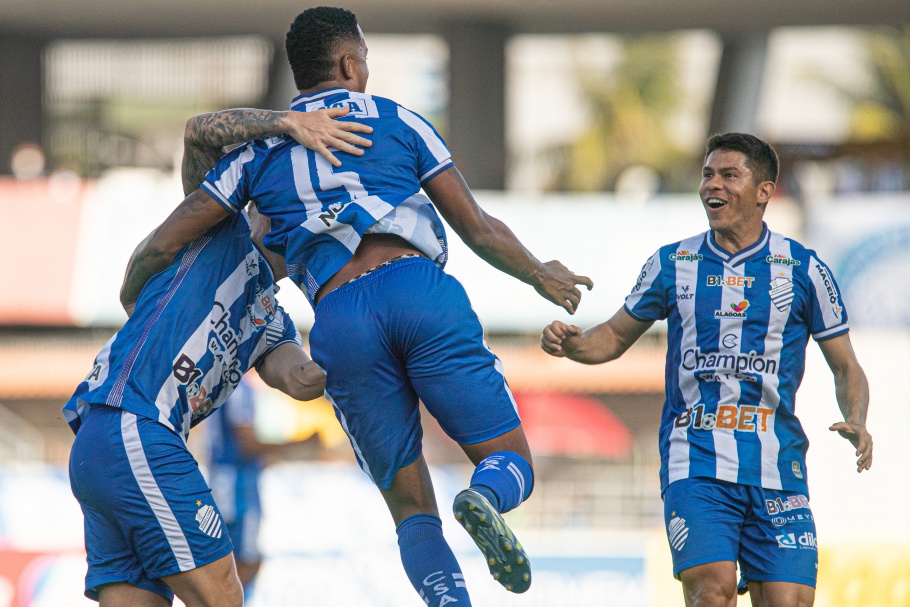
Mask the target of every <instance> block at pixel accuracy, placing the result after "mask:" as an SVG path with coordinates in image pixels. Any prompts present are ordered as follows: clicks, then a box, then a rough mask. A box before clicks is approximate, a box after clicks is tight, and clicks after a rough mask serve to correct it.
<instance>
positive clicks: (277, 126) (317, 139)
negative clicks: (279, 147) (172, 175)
mask: <svg viewBox="0 0 910 607" xmlns="http://www.w3.org/2000/svg"><path fill="white" fill-rule="evenodd" d="M347 113H348V109H347V108H329V109H325V110H318V111H314V112H297V111H288V112H275V111H270V110H258V109H250V108H241V109H231V110H222V111H220V112H211V113H208V114H200V115H198V116H193V117H192V118H190V119H189V120H188V121H187V123H186V128H185V129H184V131H183V150H184V152H183V164H182V167H181V173H182V177H183V189H184V193H186V194H189V193H190V192H192V191H193V190H195V189H196V188H198V187H199V186H200V185H201V184H202V181H203V179H204V178H205V174H206V173H207V172H208V171H209V170H210V169H211V168H212V167H214V166H215V163H216V162H218V159H219V158H221V156H222V155H223V154H224V148H225V147H227V146H232V145H237V144H240V143H243V142H245V141H251V140H253V139H262V138H265V137H274V136H277V135H290V136H291V137H293V138H294V140H295V141H297V142H298V143H299V144H301V145H302V146H304V147H307V148H309V149H311V150H314V151H315V152H318V153H319V154H321V155H322V156H323V157H325V159H326V160H328V161H329V162H330V163H332V164H333V165H334V166H341V161H340V160H338V159H337V158H336V157H335V155H334V154H332V149H334V150H337V151H339V152H346V153H348V154H353V155H356V156H360V155H362V154H363V150H362V149H361V148H362V147H369V146H370V145H372V143H371V142H370V140H369V139H364V138H363V137H360V136H359V135H357V134H356V133H372V132H373V129H372V128H371V127H369V126H367V125H365V124H360V123H359V122H351V121H340V120H335V118H340V117H341V116H344V115H346V114H347ZM357 146H361V147H357Z"/></svg>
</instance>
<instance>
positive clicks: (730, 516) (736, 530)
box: [664, 478, 818, 588]
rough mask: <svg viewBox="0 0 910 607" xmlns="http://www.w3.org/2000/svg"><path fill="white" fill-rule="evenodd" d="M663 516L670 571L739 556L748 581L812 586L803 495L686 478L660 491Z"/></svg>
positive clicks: (814, 562) (812, 551) (811, 536)
mask: <svg viewBox="0 0 910 607" xmlns="http://www.w3.org/2000/svg"><path fill="white" fill-rule="evenodd" d="M664 520H665V522H666V524H667V538H668V539H669V541H670V551H671V553H672V554H673V575H674V576H675V577H676V578H677V579H679V573H680V572H681V571H684V570H686V569H689V568H690V567H695V566H697V565H704V564H706V563H715V562H718V561H733V562H739V568H740V573H741V575H742V581H741V584H740V585H741V586H742V585H744V584H745V583H748V582H794V583H796V584H804V585H806V586H812V587H813V588H814V587H815V580H816V577H817V575H818V547H817V543H816V539H815V520H814V519H813V518H812V511H811V510H810V509H809V500H808V498H807V497H806V496H805V495H802V494H800V493H797V492H794V491H777V490H774V489H762V488H761V487H752V486H749V485H737V484H734V483H729V482H727V481H721V480H717V479H713V478H687V479H683V480H679V481H675V482H673V483H671V484H670V485H669V486H668V487H667V490H666V491H665V492H664Z"/></svg>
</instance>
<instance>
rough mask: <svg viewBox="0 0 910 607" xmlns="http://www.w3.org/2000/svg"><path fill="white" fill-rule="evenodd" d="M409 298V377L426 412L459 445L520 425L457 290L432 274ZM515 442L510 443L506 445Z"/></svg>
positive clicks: (476, 322)
mask: <svg viewBox="0 0 910 607" xmlns="http://www.w3.org/2000/svg"><path fill="white" fill-rule="evenodd" d="M429 270H432V271H433V275H432V276H428V277H427V278H426V280H425V282H424V286H423V288H422V290H421V291H419V292H418V293H416V294H414V295H413V297H412V298H411V304H410V305H411V310H412V313H411V321H410V324H409V325H408V326H407V327H406V329H405V330H404V331H402V332H403V333H405V334H408V335H410V336H411V339H410V341H409V342H408V343H407V344H406V345H407V350H406V361H407V363H406V364H407V373H408V378H409V379H410V381H411V384H412V385H413V386H414V389H415V391H416V392H417V394H418V396H419V397H420V400H421V401H423V403H424V405H425V406H426V408H427V411H429V413H430V414H431V415H432V416H433V417H434V418H436V420H437V421H438V422H439V425H440V426H441V427H442V429H443V430H444V431H445V432H446V434H447V435H448V436H449V437H451V438H452V439H453V440H455V441H456V442H457V443H459V444H462V445H466V444H467V445H470V444H478V443H483V442H486V441H489V440H491V439H495V438H497V437H499V436H502V435H504V434H505V433H507V432H509V431H511V430H514V429H515V428H517V427H518V425H519V424H520V423H521V420H520V419H519V417H518V408H517V406H516V404H515V399H514V398H513V396H512V392H511V390H510V389H509V385H508V383H507V382H506V379H505V376H504V374H503V372H504V371H503V366H502V363H501V362H500V361H499V359H498V358H497V357H496V356H495V355H494V354H493V352H492V351H491V350H490V348H489V347H488V346H487V344H486V342H485V341H484V338H483V328H482V327H481V325H480V322H479V320H478V319H477V315H476V314H475V313H474V310H473V309H472V308H471V303H470V301H469V300H468V296H467V294H466V293H465V291H464V288H463V287H462V286H461V284H460V283H459V282H458V281H457V280H455V279H454V278H453V277H451V276H449V275H448V274H445V273H444V272H441V271H438V270H437V269H436V268H431V269H428V271H429ZM515 438H517V437H516V436H513V437H510V440H513V439H515Z"/></svg>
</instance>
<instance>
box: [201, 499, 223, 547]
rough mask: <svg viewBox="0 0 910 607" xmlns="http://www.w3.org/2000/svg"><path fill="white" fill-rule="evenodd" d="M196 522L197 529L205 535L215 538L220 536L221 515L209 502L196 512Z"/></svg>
mask: <svg viewBox="0 0 910 607" xmlns="http://www.w3.org/2000/svg"><path fill="white" fill-rule="evenodd" d="M197 503H198V502H197ZM196 522H197V523H199V530H200V531H202V532H203V533H204V534H206V535H207V536H209V537H213V538H215V539H218V538H220V537H221V516H220V515H219V514H218V511H217V510H215V508H213V507H212V506H210V505H209V504H206V505H205V506H203V507H202V508H200V509H199V511H198V512H196Z"/></svg>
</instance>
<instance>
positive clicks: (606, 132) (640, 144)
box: [548, 35, 699, 192]
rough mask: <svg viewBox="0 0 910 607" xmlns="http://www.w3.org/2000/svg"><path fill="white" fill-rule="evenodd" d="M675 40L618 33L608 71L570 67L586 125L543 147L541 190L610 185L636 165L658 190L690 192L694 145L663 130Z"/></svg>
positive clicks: (674, 90) (673, 105)
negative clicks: (547, 164) (548, 166)
mask: <svg viewBox="0 0 910 607" xmlns="http://www.w3.org/2000/svg"><path fill="white" fill-rule="evenodd" d="M679 45H680V38H679V37H678V36H674V35H660V36H656V35H655V36H643V37H633V38H626V39H624V40H623V41H622V55H621V58H620V60H619V61H618V63H617V64H616V65H615V66H614V67H613V68H612V69H611V70H609V71H607V72H605V73H604V72H601V73H593V70H591V69H589V68H587V67H579V68H578V70H577V71H578V74H579V80H580V83H581V88H582V91H583V94H584V96H585V98H586V100H587V103H588V105H589V108H590V128H589V129H588V130H587V131H586V132H585V133H584V134H583V135H581V137H579V138H578V139H577V140H575V141H573V142H571V143H569V144H566V145H563V146H559V147H557V148H554V149H552V150H551V151H550V152H549V155H550V156H551V157H552V160H553V163H554V165H555V171H554V177H553V180H552V183H551V184H550V187H549V188H548V189H551V190H556V191H582V192H591V191H603V190H612V189H614V188H615V185H616V180H617V178H618V177H619V176H620V175H621V174H622V172H623V171H624V170H626V169H628V168H630V167H634V166H641V165H644V166H647V167H650V168H651V169H653V170H654V171H656V173H657V174H658V175H659V176H660V182H661V184H660V189H661V190H663V191H689V190H691V185H692V172H691V171H692V169H691V167H692V166H693V164H692V163H693V161H694V160H695V158H696V157H697V156H698V154H699V150H698V149H697V145H693V146H692V147H691V148H686V147H683V146H680V145H679V144H678V143H677V142H676V140H675V139H674V137H672V136H671V129H670V122H671V120H672V119H673V118H674V117H675V116H676V115H677V114H678V112H679V110H680V104H681V100H682V99H683V98H684V90H683V87H682V83H681V81H680V78H679V69H680V61H681V60H680V52H679Z"/></svg>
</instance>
